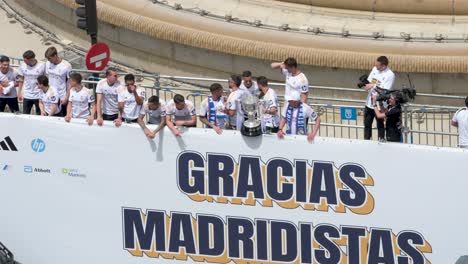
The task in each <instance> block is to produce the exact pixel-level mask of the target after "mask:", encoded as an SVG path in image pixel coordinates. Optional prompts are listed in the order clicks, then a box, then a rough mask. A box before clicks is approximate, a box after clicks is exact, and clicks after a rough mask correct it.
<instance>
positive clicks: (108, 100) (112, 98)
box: [96, 79, 126, 115]
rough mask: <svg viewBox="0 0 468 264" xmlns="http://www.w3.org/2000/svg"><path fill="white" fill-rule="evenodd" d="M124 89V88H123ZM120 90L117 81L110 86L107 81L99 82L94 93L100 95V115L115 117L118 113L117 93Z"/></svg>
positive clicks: (120, 87)
mask: <svg viewBox="0 0 468 264" xmlns="http://www.w3.org/2000/svg"><path fill="white" fill-rule="evenodd" d="M123 88H124V89H126V88H125V87H123ZM119 89H122V86H121V85H120V82H119V81H116V82H115V83H114V85H112V86H110V85H109V84H108V83H107V79H103V80H100V81H99V82H98V84H97V86H96V93H97V94H102V113H103V114H106V115H115V114H118V113H119V104H118V93H119Z"/></svg>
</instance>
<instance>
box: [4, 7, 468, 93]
mask: <svg viewBox="0 0 468 264" xmlns="http://www.w3.org/2000/svg"><path fill="white" fill-rule="evenodd" d="M7 2H8V3H10V4H12V6H14V7H15V8H17V9H18V10H19V11H20V12H21V13H22V14H24V15H25V16H27V17H28V18H30V19H32V20H34V21H35V22H36V23H38V24H40V25H42V26H45V27H47V28H49V29H50V30H52V31H54V32H60V33H58V34H59V35H62V36H65V37H66V38H69V39H71V40H72V41H74V42H76V43H79V44H80V45H82V46H86V45H89V44H88V37H87V36H86V34H85V33H84V32H83V31H81V30H79V29H77V28H76V27H75V21H76V18H75V16H74V11H73V10H72V9H70V8H67V7H65V6H63V5H61V4H59V3H57V2H56V1H55V0H41V1H34V0H7ZM99 36H100V38H101V41H104V42H106V43H107V44H109V45H110V47H111V50H112V54H113V59H116V60H118V61H125V62H126V63H128V64H131V65H134V66H135V67H137V68H143V69H146V70H148V71H154V72H161V73H162V74H174V75H179V74H183V75H190V76H205V77H216V78H227V77H228V76H229V75H230V74H231V73H241V72H242V71H243V70H246V69H249V70H251V71H252V72H253V73H254V75H256V76H260V75H264V76H267V77H268V78H270V79H273V80H282V76H281V75H280V74H279V72H277V71H274V70H272V69H270V66H269V65H270V63H271V62H270V61H263V60H258V59H253V58H248V57H240V56H234V55H229V54H223V53H219V52H214V51H209V50H205V49H199V48H193V47H188V46H184V45H179V44H175V43H171V42H168V41H164V40H158V39H154V38H150V37H148V36H146V35H143V34H140V33H136V32H133V31H129V30H127V29H124V28H116V27H115V26H113V25H110V24H106V23H100V25H99ZM371 67H372V65H369V69H370V68H371ZM301 69H302V70H303V72H305V73H306V75H307V76H308V77H309V81H310V83H311V84H312V85H319V86H336V87H355V85H356V82H357V79H358V77H359V76H360V75H362V74H364V73H366V71H362V70H348V69H340V68H323V67H321V68H319V67H313V66H307V65H305V66H301ZM411 78H412V81H413V83H414V84H415V85H416V87H417V89H418V91H419V92H427V93H444V94H462V95H463V94H466V91H467V90H466V88H465V85H466V83H467V80H468V75H467V74H464V73H463V74H411ZM405 83H408V81H407V78H406V76H405V74H401V73H397V83H396V86H397V87H400V86H401V85H402V84H405ZM324 95H325V96H336V94H334V93H327V94H324ZM339 96H343V94H342V93H340V94H339ZM344 96H348V95H344ZM358 96H359V97H362V95H358ZM349 97H356V95H355V94H350V95H349Z"/></svg>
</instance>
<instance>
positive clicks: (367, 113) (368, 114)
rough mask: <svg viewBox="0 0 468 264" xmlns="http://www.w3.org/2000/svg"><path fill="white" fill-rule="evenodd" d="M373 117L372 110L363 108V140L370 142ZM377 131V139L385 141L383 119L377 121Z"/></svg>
mask: <svg viewBox="0 0 468 264" xmlns="http://www.w3.org/2000/svg"><path fill="white" fill-rule="evenodd" d="M374 119H377V118H376V117H375V112H374V109H371V108H369V107H365V110H364V139H365V140H370V139H371V138H372V123H373V122H374ZM377 131H378V136H379V139H385V125H384V120H383V119H377Z"/></svg>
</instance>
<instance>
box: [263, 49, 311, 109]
mask: <svg viewBox="0 0 468 264" xmlns="http://www.w3.org/2000/svg"><path fill="white" fill-rule="evenodd" d="M271 67H272V68H273V69H281V73H282V74H283V75H284V77H286V87H285V88H286V89H285V91H284V95H285V96H289V95H290V94H291V92H292V91H297V92H299V93H300V95H301V101H302V102H303V103H307V97H308V96H309V81H308V80H307V77H306V76H305V74H304V73H303V72H301V71H300V70H299V69H298V68H297V61H296V59H294V58H287V59H286V60H285V61H284V62H274V63H272V64H271ZM285 106H286V105H285Z"/></svg>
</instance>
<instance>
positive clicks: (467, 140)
mask: <svg viewBox="0 0 468 264" xmlns="http://www.w3.org/2000/svg"><path fill="white" fill-rule="evenodd" d="M452 121H453V122H457V123H458V135H459V137H460V139H459V142H458V144H459V145H460V147H468V109H467V108H466V107H463V108H462V109H460V110H458V111H457V112H456V113H455V115H453V119H452Z"/></svg>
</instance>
